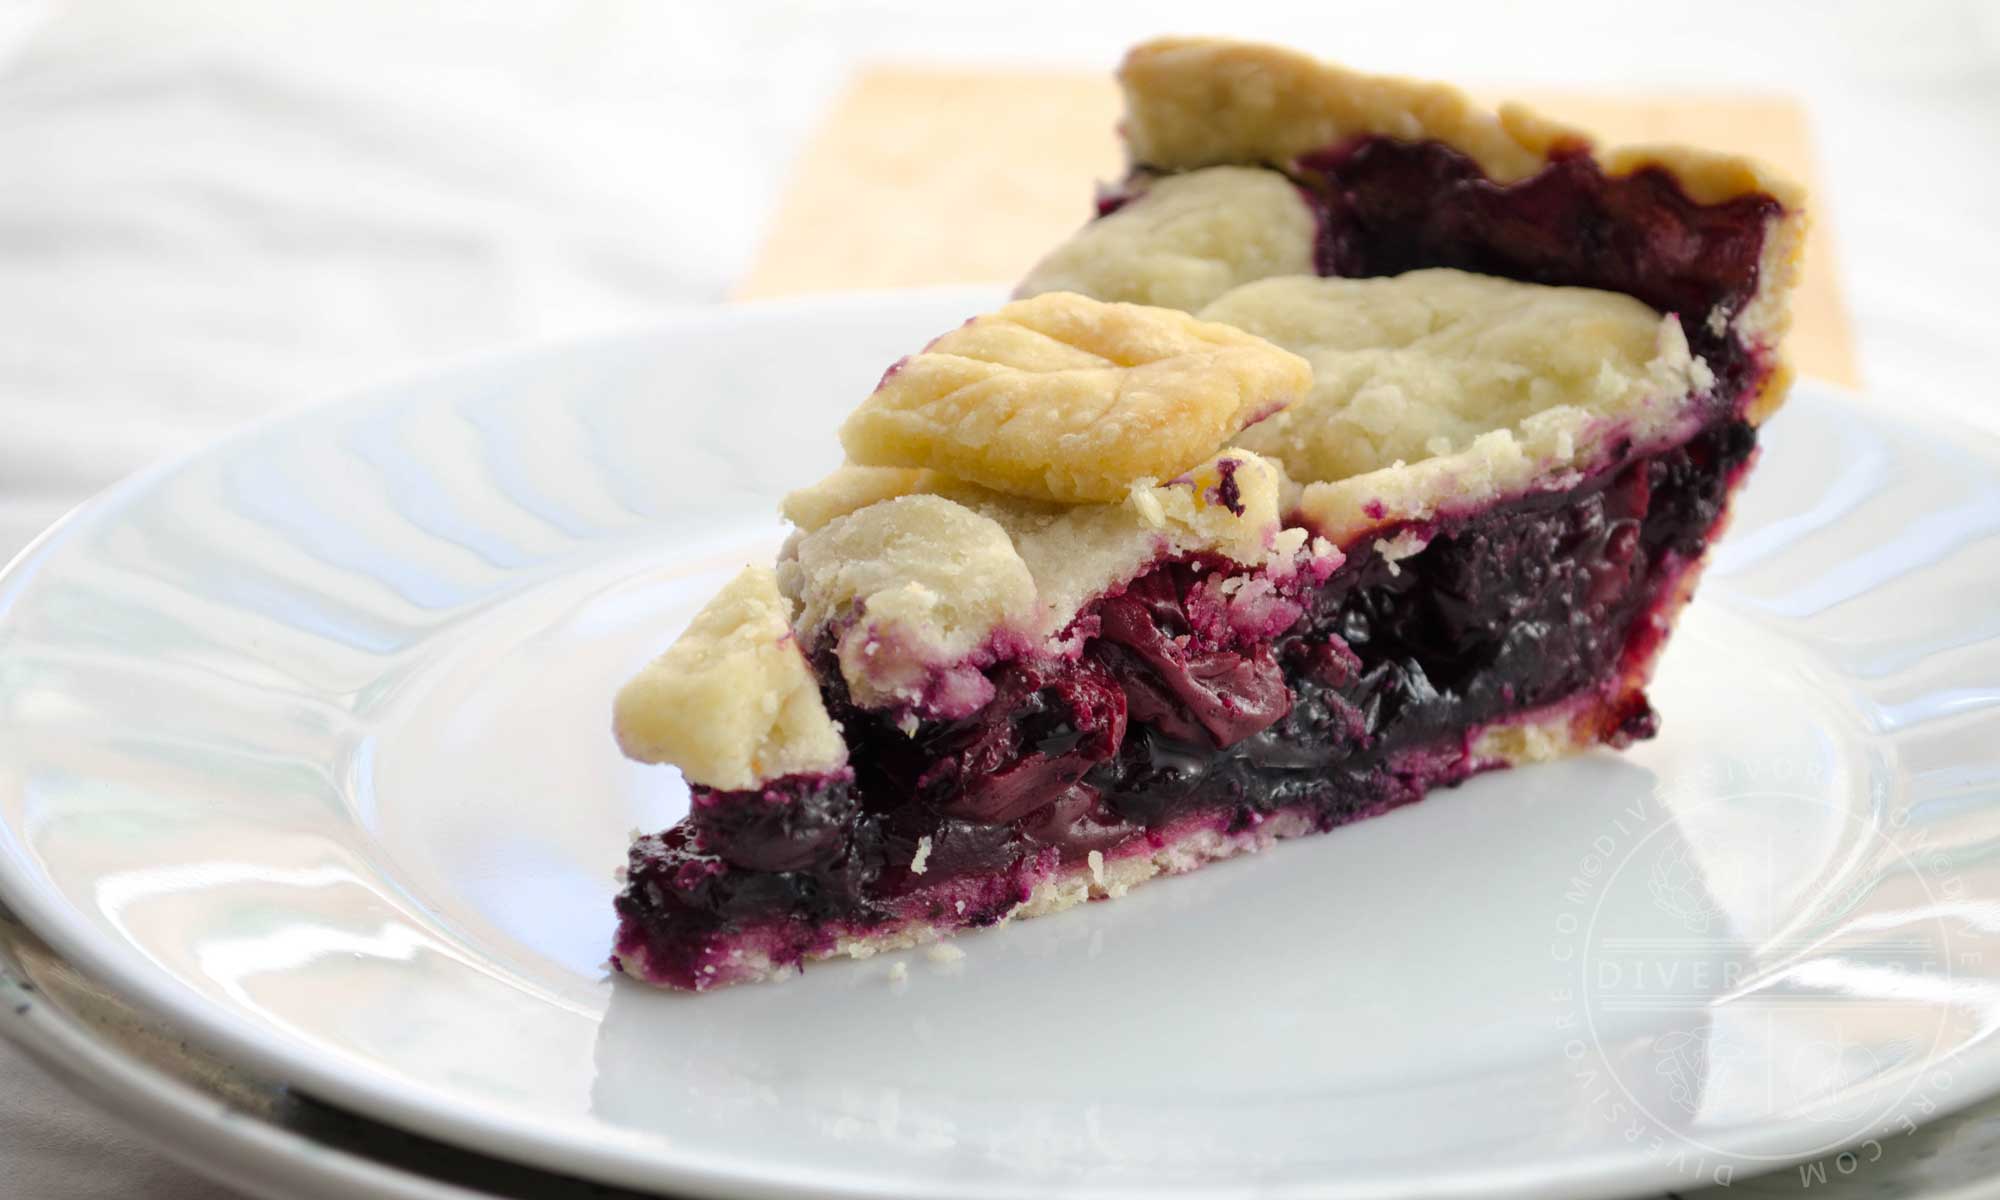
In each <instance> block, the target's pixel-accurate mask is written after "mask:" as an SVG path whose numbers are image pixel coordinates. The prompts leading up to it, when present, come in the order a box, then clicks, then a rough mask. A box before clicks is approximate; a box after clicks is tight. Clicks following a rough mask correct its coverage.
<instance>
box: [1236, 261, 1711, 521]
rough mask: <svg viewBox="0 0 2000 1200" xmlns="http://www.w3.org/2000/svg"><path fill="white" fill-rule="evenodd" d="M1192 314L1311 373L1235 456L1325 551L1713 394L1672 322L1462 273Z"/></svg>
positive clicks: (1656, 428)
mask: <svg viewBox="0 0 2000 1200" xmlns="http://www.w3.org/2000/svg"><path fill="white" fill-rule="evenodd" d="M1203 315H1204V316H1207V317H1212V318H1214V319H1216V320H1223V321H1228V322H1230V323H1232V324H1236V325H1241V326H1242V327H1244V328H1246V329H1249V330H1251V331H1253V332H1256V333H1259V334H1262V335H1263V336H1265V337H1268V338H1270V339H1271V340H1273V341H1275V342H1277V343H1278V344H1280V345H1282V346H1286V347H1288V348H1290V349H1293V350H1296V351H1298V352H1299V353H1300V354H1303V355H1304V356H1305V357H1306V358H1307V360H1308V361H1310V362H1311V363H1312V364H1313V376H1314V385H1313V390H1312V393H1311V395H1309V396H1308V397H1307V398H1306V400H1305V401H1303V402H1302V403H1300V404H1298V405H1296V406H1294V407H1293V408H1292V409H1290V410H1288V411H1287V412H1285V413H1282V414H1280V415H1279V416H1278V417H1276V418H1274V419H1273V420H1272V421H1271V422H1267V423H1266V424H1264V425H1261V426H1258V427H1257V428H1254V429H1251V430H1248V431H1246V432H1245V433H1244V435H1243V437H1242V439H1241V440H1242V442H1243V444H1244V445H1245V446H1246V447H1248V448H1250V449H1254V450H1259V451H1261V452H1263V453H1265V454H1269V455H1272V456H1274V457H1277V458H1279V459H1280V460H1281V461H1283V463H1284V464H1285V467H1286V469H1287V470H1288V471H1290V472H1291V474H1292V475H1293V476H1294V477H1295V478H1297V479H1298V480H1299V481H1300V482H1301V483H1303V484H1305V488H1304V492H1303V496H1302V498H1301V501H1300V506H1299V507H1300V511H1301V512H1303V513H1304V514H1305V515H1306V516H1307V517H1308V518H1309V519H1310V520H1311V521H1312V522H1313V524H1314V525H1315V527H1317V528H1318V529H1319V530H1320V532H1322V533H1324V534H1325V535H1326V536H1327V537H1329V538H1331V539H1333V540H1334V541H1335V542H1336V543H1338V544H1341V545H1346V544H1349V542H1350V541H1351V540H1352V539H1353V538H1354V537H1356V536H1359V535H1360V534H1361V533H1363V532H1365V531H1366V530H1368V529H1371V528H1374V527H1376V526H1379V525H1383V524H1388V523H1393V522H1396V521H1408V520H1426V519H1428V518H1430V517H1432V516H1434V515H1436V513H1437V512H1438V511H1440V510H1441V509H1442V508H1445V507H1449V506H1452V505H1465V504H1473V503H1480V502H1484V501H1488V500H1492V499H1498V498H1500V497H1502V496H1506V495H1511V494H1518V493H1520V492H1523V491H1527V490H1530V489H1531V488H1532V487H1534V486H1536V485H1537V483H1538V482H1541V481H1560V480H1562V479H1564V478H1566V477H1568V476H1570V475H1573V474H1575V473H1576V472H1579V471H1582V470H1587V469H1589V468H1591V467H1593V466H1596V465H1598V464H1600V463H1602V462H1604V461H1606V460H1608V459H1609V458H1610V456H1611V454H1612V449H1613V446H1614V444H1617V443H1623V444H1626V445H1629V446H1633V447H1639V448H1645V447H1648V446H1651V445H1654V444H1660V443H1664V442H1666V441H1669V440H1672V439H1674V438H1677V437H1684V436H1686V435H1687V433H1689V432H1690V430H1689V428H1688V424H1689V422H1690V421H1698V420H1699V419H1700V417H1699V413H1698V412H1696V411H1695V410H1693V409H1692V408H1691V407H1690V406H1689V405H1688V403H1687V400H1688V397H1689V396H1691V395H1698V394H1700V393H1703V392H1706V391H1707V390H1708V389H1709V388H1710V387H1711V386H1712V385H1713V383H1714V378H1713V375H1712V374H1711V373H1710V371H1709V369H1708V367H1707V365H1706V364H1705V363H1703V362H1702V361H1701V360H1700V359H1699V358H1696V357H1694V356H1692V355H1691V354H1690V353H1689V350H1688V343H1687V337H1686V335H1685V333H1684V331H1683V330H1682V328H1681V325H1680V322H1679V321H1678V320H1677V319H1675V318H1674V317H1671V316H1667V317H1662V316H1661V315H1660V314H1658V313H1656V312H1654V311H1653V310H1652V309H1650V308H1648V307H1647V306H1646V305H1644V304H1642V303H1640V302H1639V301H1637V300H1634V299H1632V298H1631V297H1629V296H1625V295H1621V294H1618V293H1615V292H1602V291H1596V290H1593V289H1589V288H1561V287H1549V286H1546V285H1542V284H1533V283H1520V282H1517V281H1514V280H1509V279H1498V278H1494V277H1491V276H1485V275H1472V274H1467V273H1465V272H1463V271H1453V270H1443V269H1438V270H1426V271H1412V272H1409V273H1408V274H1404V275H1398V276H1393V277H1388V278H1376V279H1339V278H1329V279H1319V278H1309V277H1302V276H1290V277H1286V278H1280V279H1266V280H1262V281H1260V282H1258V283H1253V284H1248V285H1246V286H1244V287H1241V288H1238V289H1236V290H1235V291H1233V292H1231V293H1229V294H1228V295H1226V296H1224V297H1223V298H1222V299H1220V300H1218V301H1216V303H1214V304H1212V305H1210V306H1209V307H1208V308H1207V309H1206V310H1204V313H1203Z"/></svg>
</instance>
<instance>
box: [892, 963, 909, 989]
mask: <svg viewBox="0 0 2000 1200" xmlns="http://www.w3.org/2000/svg"><path fill="white" fill-rule="evenodd" d="M909 978H910V964H909V963H906V962H903V961H902V960H900V959H898V960H897V961H896V962H894V963H892V964H890V966H889V982H890V983H906V982H908V981H909Z"/></svg>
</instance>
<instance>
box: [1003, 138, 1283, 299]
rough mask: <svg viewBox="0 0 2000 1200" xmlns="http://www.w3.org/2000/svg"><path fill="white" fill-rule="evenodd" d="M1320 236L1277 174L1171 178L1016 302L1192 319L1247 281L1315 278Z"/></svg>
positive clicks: (1079, 244) (1071, 251)
mask: <svg viewBox="0 0 2000 1200" xmlns="http://www.w3.org/2000/svg"><path fill="white" fill-rule="evenodd" d="M1318 233H1319V220H1318V218H1317V217H1315V216H1314V215H1313V211H1312V209H1311V208H1310V207H1309V206H1308V205H1307V204H1306V201H1305V197H1304V195H1303V194H1301V193H1300V191H1299V188H1298V185H1297V184H1295V183H1293V182H1292V181H1291V180H1289V179H1287V178H1285V176H1283V175H1281V174H1279V173H1278V172H1276V171H1267V170H1263V169H1261V168H1258V167H1209V168H1206V169H1204V170H1199V171H1190V172H1188V173H1187V174H1185V175H1168V176H1164V177H1162V178H1160V179H1156V180H1152V181H1151V182H1150V183H1148V184H1146V185H1145V190H1144V191H1142V192H1140V193H1139V194H1138V195H1137V196H1135V197H1133V198H1132V199H1131V200H1128V201H1126V203H1125V204H1124V206H1123V207H1121V208H1119V209H1118V210H1117V211H1116V212H1113V213H1111V214H1110V215H1108V216H1104V217H1100V218H1099V219H1097V220H1095V221H1092V222H1091V223H1090V224H1088V225H1086V226H1084V227H1083V228H1082V229H1081V230H1079V231H1078V232H1077V234H1076V236H1075V237H1072V238H1071V239H1070V240H1069V241H1067V242H1064V243H1063V244H1062V245H1060V246H1058V247H1056V249H1055V250H1054V251H1052V252H1051V253H1050V254H1049V256H1048V257H1046V258H1044V259H1043V260H1042V261H1041V262H1040V263H1037V264H1036V266H1035V269H1034V270H1032V271H1030V272H1028V277H1027V279H1025V280H1023V281H1022V283H1021V286H1020V287H1019V288H1018V289H1016V291H1015V294H1016V295H1018V296H1035V295H1040V294H1041V293H1043V292H1081V293H1083V294H1084V295H1086V296H1095V297H1096V298H1097V299H1099V300H1122V301H1129V302H1131V303H1134V304H1158V305H1162V306H1164V307H1166V308H1178V309H1182V310H1184V311H1186V312H1196V311H1199V310H1200V309H1201V307H1202V306H1203V305H1205V304H1207V303H1208V302H1209V301H1211V300H1214V299H1215V298H1216V297H1217V296H1220V295H1222V293H1224V292H1226V291H1228V290H1229V289H1230V288H1233V287H1236V286H1238V285H1239V284H1245V283H1249V282H1250V281H1251V280H1253V279H1263V278H1264V277H1266V276H1269V275H1310V274H1312V273H1313V243H1314V240H1315V239H1316V237H1317V236H1318Z"/></svg>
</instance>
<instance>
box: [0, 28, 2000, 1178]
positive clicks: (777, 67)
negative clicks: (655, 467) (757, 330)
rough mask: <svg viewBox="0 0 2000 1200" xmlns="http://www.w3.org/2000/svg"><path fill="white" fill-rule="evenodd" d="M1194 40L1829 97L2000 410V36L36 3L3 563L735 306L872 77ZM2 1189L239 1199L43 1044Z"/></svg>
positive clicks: (1902, 356) (1921, 315)
mask: <svg viewBox="0 0 2000 1200" xmlns="http://www.w3.org/2000/svg"><path fill="white" fill-rule="evenodd" d="M1420 8H1421V12H1419V9H1420ZM1440 8H1442V9H1446V10H1449V11H1447V12H1445V13H1442V14H1440V13H1439V12H1438V11H1437V10H1438V9H1440ZM1746 10H1747V11H1746ZM1194 30H1215V31H1227V32H1235V33H1240V34H1245V35H1251V36H1260V37H1265V38H1271V39H1275V40H1283V41H1291V42H1295V43H1298V44H1300V45H1305V46H1310V47H1312V48H1314V49H1317V50H1320V51H1322V52H1324V53H1326V54H1329V55H1332V56H1337V57H1340V58H1343V59H1345V60H1347V61H1350V62H1353V63H1356V64H1357V65H1365V66H1369V67H1373V68H1377V69H1383V70H1397V71H1403V72H1407V73H1412V74H1432V75H1443V76H1449V77H1459V78H1463V79H1467V80H1470V81H1475V82H1494V83H1497V82H1508V81H1520V82H1544V83H1569V84H1585V85H1607V86H1610V85H1618V84H1631V85H1634V86H1644V87H1647V88H1654V89H1656V88H1658V87H1661V86H1685V87H1690V88H1697V87H1717V86H1745V87H1761V88H1774V87H1775V88H1786V89H1791V90H1794V91H1797V92H1799V93H1801V94H1802V95H1804V96H1805V97H1807V99H1808V100H1809V101H1810V102H1811V105H1812V108H1813V112H1814V116H1815V118H1816V120H1817V122H1818V128H1819V131H1820V137H1821V141H1822V150H1823V153H1824V156H1825V160H1826V162H1825V175H1826V179H1827V181H1828V183H1829V184H1830V186H1829V187H1828V188H1827V190H1826V194H1824V195H1823V196H1821V197H1820V211H1821V214H1822V219H1828V220H1831V221H1832V222H1833V223H1834V225H1835V226H1836V228H1837V230H1838V234H1839V244H1840V247H1841V252H1842V255H1843V264H1844V267H1845V270H1846V274H1847V276H1848V282H1849V295H1850V296H1851V298H1852V301H1853V304H1854V309H1855V314H1856V317H1857V323H1858V326H1859V333H1860V343H1861V351H1862V357H1863V362H1864V368H1865V370H1866V371H1867V373H1868V375H1869V377H1870V379H1871V381H1872V383H1873V385H1874V386H1876V387H1877V388H1879V389H1882V390H1885V391H1889V392H1893V393H1895V394H1898V395H1902V396H1906V397H1908V398H1909V399H1911V400H1912V401H1916V402H1922V401H1928V400H1943V401H1948V402H1957V403H1962V404H1986V403H1991V401H1990V400H1989V398H1988V392H1989V391H1990V389H1991V388H1992V386H1993V384H1992V382H1991V380H1992V376H1993V374H1994V369H1995V366H1996V355H1995V353H1994V351H1993V349H1992V343H1993V341H1994V337H1995V334H1994V331H1995V330H2000V302H1996V297H1997V296H2000V284H1996V281H2000V220H1996V216H1995V212H1996V209H1995V205H1994V199H1993V198H1994V196H1995V195H1996V194H2000V9H1996V7H1995V6H1994V5H1992V4H1990V3H1984V4H1982V3H1975V2H1972V0H1957V2H1943V3H1921V2H1913V0H1901V2H1899V3H1896V4H1881V3H1874V2H1872V0H1870V2H1861V0H1849V2H1845V3H1806V2H1791V3H1782V4H1765V5H1758V6H1746V5H1741V4H1738V3H1734V2H1722V0H1696V2H1692V3H1683V4H1679V5H1671V6H1661V5H1658V4H1643V5H1633V6H1631V7H1624V6H1620V5H1617V4H1611V3H1605V2H1603V0H1597V2H1593V3H1584V2H1582V0H1573V2H1565V3H1560V4H1546V5H1534V4H1492V3H1458V2H1457V0H1434V2H1433V3H1432V4H1430V5H1425V6H1416V5H1412V4H1409V3H1406V2H1401V0H1398V2H1395V3H1388V2H1371V0H1347V2H1345V3H1341V4H1327V3H1323V2H1317V0H1316V2H1314V3H1310V4H1301V5H1260V4H1254V3H1232V4H1229V5H1225V6H1217V5H1215V4H1214V3H1213V0H1206V2H1202V3H1196V2H1193V0H1152V2H1148V3H1143V4H1141V3H1117V4H1106V5H1099V6H1091V7H1086V6H1080V5H1075V4H1067V3H1063V4H1048V5H1045V6H1041V7H1039V8H1031V9H1030V10H1028V11H1027V12H1023V11H1022V10H1021V8H1020V6H1016V5H990V6H980V7H978V8H976V9H975V8H970V7H966V8H961V7H955V6H952V5H940V4H925V3H919V2H918V0H874V2H873V3H870V4H866V5H857V6H830V5H815V4H809V3H806V2H805V0H795V2H791V3H785V2H778V0H759V2H755V3H748V2H738V3H734V4H731V5H728V6H724V5H719V4H717V5H707V6H702V7H700V8H695V7H693V6H678V5H661V4H651V3H642V2H637V0H635V2H632V3H615V2H612V0H601V2H589V0H580V2H577V3H517V4H503V5H495V4H491V3H460V4H433V5H423V6H418V7H412V6H410V5H407V4H402V3H386V2H380V0H373V2H365V0H353V2H342V3H325V4H320V3H310V4H290V5H284V4H278V5H265V6H259V7H254V8H253V7H251V6H239V5H234V4H224V3H221V2H220V0H176V2H175V3H171V4H160V3H157V2H156V0H145V2H138V3H118V2H111V0H97V2H94V3H89V4H82V3H78V4H61V3H55V4H44V3H32V2H30V3H21V2H19V0H17V2H16V3H13V4H7V5H0V163H4V164H5V172H6V176H7V183H6V186H4V187H0V330H4V333H0V404H4V405H5V408H4V415H5V434H4V436H0V553H11V552H12V551H13V550H15V549H17V548H19V546H21V545H22V544H24V543H25V542H26V541H27V540H28V539H29V538H30V537H32V536H33V534H34V533H35V532H36V531H37V530H39V529H40V528H41V527H42V526H44V525H45V524H47V523H48V522H49V521H51V520H53V519H54V518H55V517H57V516H59V515H60V514H61V513H62V512H63V511H65V510H66V509H68V508H69V507H70V506H72V505H74V504H76V503H77V502H78V501H79V500H81V499H83V498H85V497H87V496H88V495H90V494H91V493H92V492H94V491H96V490H97V489H99V488H101V487H103V486H105V485H106V484H109V483H110V482H112V481H114V480H116V479H117V478H119V477H120V476H122V475H124V474H126V473H128V472H130V471H132V470H134V469H136V468H138V467H140V466H142V465H144V464H145V463H147V462H150V461H152V460H154V459H155V458H157V457H158V456H160V455H163V454H169V453H173V452H176V451H180V450H183V449H186V448H189V447H192V446H196V445H199V444H200V443H202V442H203V441H205V440H207V439H209V438H211V437H212V436H214V435H215V434H216V433H218V432H219V431H221V430H224V429H227V428H229V427H230V426H232V425H234V424H237V423H239V422H241V421H244V420H247V419H249V418H251V417H255V416H258V415H261V414H264V413H267V412H270V411H274V410H278V409H282V408H284V407H286V406H289V405H294V404H297V403H300V402H303V401H306V400H310V399H314V398H318V397H322V396H326V395H330V394H333V393H337V392H340V391H342V390H346V389H348V388H351V387H353V386H356V385H358V384H361V383H364V382H366V381H368V380H371V379H375V378H380V377H383V376H388V375H393V374H397V373H400V372H403V371H406V370H408V369H410V368H411V367H412V366H413V365H415V364H418V363H421V362H423V361H426V360H431V359H435V358H439V357H443V356H449V355H453V354H457V353H460V352H464V351H467V350H470V349H475V348H480V347H485V346H491V345H496V344H500V343H506V342H514V341H520V340H523V339H530V338H544V337H550V336H556V335H560V334H562V333H565V332H571V331H581V330H585V329H590V328H594V327H600V326H604V325H607V324H611V323H622V322H626V321H630V320H631V319H633V318H634V317H636V316H642V315H643V314H644V313H645V312H646V311H647V310H649V309H653V308H658V307H661V306H665V305H670V304H678V303H685V302H688V301H702V300H710V299H715V298H719V297H720V296H722V295H723V294H724V293H725V292H726V291H727V288H728V286H729V282H730V280H731V279H732V278H733V277H734V276H735V275H736V274H737V273H738V272H739V271H740V270H741V268H742V265H743V264H744V262H745V261H746V260H747V258H748V256H749V254H750V252H751V249H752V247H753V246H754V244H755V239H756V233H757V229H758V227H759V223H760V221H761V220H762V219H763V217H764V214H765V213H766V211H767V210H768V208H769V206H770V203H771V201H772V200H773V198H774V197H775V195H776V192H777V189H778V187H779V186H780V185H781V184H782V181H783V179H784V174H785V169H786V164H787V162H788V160H789V157H790V155H791V153H792V151H793V149H794V148H795V147H796V146H797V145H798V143H799V141H800V140H801V138H802V136H803V134H804V133H805V132H806V131H807V130H808V129H809V128H810V126H811V124H812V122H813V120H814V119H815V117H816V115H817V114H818V113H819V112H820V111H822V110H823V108H824V105H825V103H826V100H827V99H828V98H829V97H830V96H831V95H832V93H833V91H834V89H835V88H836V87H837V86H838V84H839V82H840V80H841V78H842V76H843V74H844V72H845V71H846V70H847V69H848V68H849V67H850V66H851V65H852V64H853V63H854V62H856V61H858V60H861V59H864V58H876V59H903V60H912V59H916V60H925V61H954V60H959V61H982V62H987V63H992V62H1035V63H1044V64H1046V63H1051V62H1058V63H1065V64H1075V65H1090V66H1094V67H1098V68H1103V67H1106V66H1108V65H1109V64H1110V63H1111V62H1112V61H1114V60H1115V57H1116V55H1117V53H1118V51H1119V50H1120V49H1121V48H1122V47H1123V46H1124V45H1125V44H1126V43H1128V42H1129V41H1132V40H1134V39H1136V38H1137V37H1140V36H1144V35H1146V34H1150V33H1155V32H1166V31H1194ZM1077 186H1078V188H1079V189H1080V191H1079V195H1082V194H1083V191H1082V190H1081V189H1086V188H1087V187H1088V181H1085V180H1079V181H1078V185H1077ZM0 1182H4V1187H0V1192H3V1193H4V1195H5V1196H7V1197H9V1198H11V1200H57V1198H61V1200H72V1198H87V1200H96V1198H100V1197H102V1198H106V1200H108V1198H111V1197H120V1198H122V1197H138V1196H144V1197H151V1198H158V1200H177V1198H179V1197H192V1196H213V1195H216V1194H217V1193H216V1191H215V1189H213V1188H211V1187H209V1186H208V1185H205V1184H202V1183H200V1182H198V1181H196V1180H195V1179H194V1178H193V1177H192V1176H189V1175H187V1174H186V1173H185V1172H182V1171H181V1170H179V1169H178V1168H175V1167H172V1166H170V1165H168V1164H166V1163H165V1162H164V1161H163V1160H161V1159H160V1158H159V1157H157V1156H156V1155H155V1154H154V1153H153V1152H152V1151H150V1150H149V1149H147V1148H146V1147H145V1146H144V1145H143V1143H141V1142H140V1141H138V1140H137V1139H135V1138H133V1137H131V1136H130V1135H128V1134H127V1133H125V1132H123V1131H121V1130H119V1129H117V1128H115V1127H113V1126H111V1125H110V1124H109V1123H108V1122H107V1121H105V1120H104V1119H102V1118H100V1117H98V1116H96V1115H95V1114H94V1113H92V1112H91V1111H89V1110H88V1109H87V1108H85V1107H84V1106H82V1105H80V1104H78V1103H76V1102H74V1101H73V1100H71V1099H70V1098H69V1097H68V1096H67V1095H66V1094H65V1093H64V1092H62V1091H61V1089H60V1088H58V1087H56V1086H55V1085H54V1084H53V1083H51V1082H50V1081H48V1080H47V1079H46V1078H45V1077H43V1076H42V1075H41V1074H40V1073H39V1072H38V1071H36V1070H35V1069H34V1068H32V1067H30V1066H28V1065H27V1064H26V1063H24V1062H22V1061H21V1060H20V1059H19V1058H18V1056H17V1055H16V1054H15V1053H14V1052H13V1051H12V1050H10V1049H8V1048H6V1047H5V1046H0Z"/></svg>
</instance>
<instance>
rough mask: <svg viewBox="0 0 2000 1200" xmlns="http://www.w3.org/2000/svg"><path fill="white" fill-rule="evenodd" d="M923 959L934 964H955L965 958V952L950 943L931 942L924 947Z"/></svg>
mask: <svg viewBox="0 0 2000 1200" xmlns="http://www.w3.org/2000/svg"><path fill="white" fill-rule="evenodd" d="M924 957H925V958H928V959H930V960H931V961H932V962H934V963H955V962H957V961H959V960H960V959H962V958H964V957H965V951H963V950H960V949H959V948H958V947H957V946H954V945H952V944H951V943H950V942H932V943H931V944H930V945H928V946H926V947H924Z"/></svg>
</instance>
